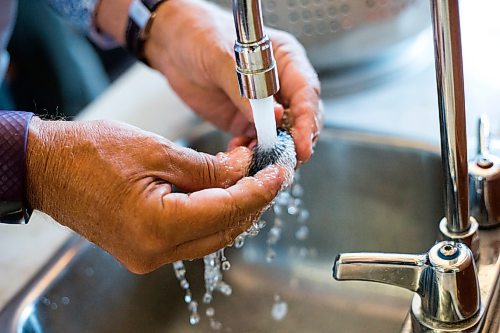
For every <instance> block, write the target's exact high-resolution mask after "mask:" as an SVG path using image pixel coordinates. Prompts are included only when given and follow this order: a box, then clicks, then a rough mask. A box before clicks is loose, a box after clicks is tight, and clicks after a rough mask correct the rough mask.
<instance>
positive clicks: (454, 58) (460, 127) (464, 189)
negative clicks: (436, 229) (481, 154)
mask: <svg viewBox="0 0 500 333" xmlns="http://www.w3.org/2000/svg"><path fill="white" fill-rule="evenodd" d="M431 5H432V18H433V28H434V48H435V61H436V80H437V89H438V102H439V120H440V125H441V126H440V128H441V155H442V160H443V170H444V180H445V209H446V231H447V236H448V234H454V233H456V234H462V233H464V232H467V231H468V230H469V228H470V219H469V201H468V195H469V190H468V170H467V136H466V126H465V94H464V76H463V69H462V67H463V66H462V43H461V35H460V16H459V8H458V0H431Z"/></svg>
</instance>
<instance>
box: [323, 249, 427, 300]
mask: <svg viewBox="0 0 500 333" xmlns="http://www.w3.org/2000/svg"><path fill="white" fill-rule="evenodd" d="M426 264H427V255H426V254H421V255H412V254H398V253H367V252H360V253H345V254H339V255H338V256H337V258H336V259H335V265H334V266H333V277H334V278H335V279H336V280H338V281H342V280H358V281H373V282H380V283H384V284H390V285H394V286H398V287H401V288H405V289H408V290H411V291H414V292H416V291H418V288H419V282H420V276H421V274H422V271H423V270H424V268H425V267H426Z"/></svg>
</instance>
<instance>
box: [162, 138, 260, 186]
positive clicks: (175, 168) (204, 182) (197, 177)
mask: <svg viewBox="0 0 500 333" xmlns="http://www.w3.org/2000/svg"><path fill="white" fill-rule="evenodd" d="M251 156H252V153H251V151H250V149H248V148H245V147H238V148H236V149H234V150H232V151H231V152H229V153H219V154H217V155H215V156H214V155H210V154H205V153H200V152H197V151H195V150H193V149H190V148H183V147H179V148H178V149H174V150H173V151H172V152H171V154H169V156H168V158H167V161H166V162H167V163H168V164H169V165H168V166H167V170H168V172H167V173H168V177H167V178H168V179H167V180H168V181H169V182H170V183H171V184H173V185H175V186H177V187H179V188H181V189H183V190H185V191H188V192H194V191H199V190H202V189H206V188H216V187H217V188H227V187H229V186H231V185H234V184H235V183H236V182H237V181H238V180H240V179H241V178H243V177H245V176H246V173H247V171H248V167H249V165H250V161H251Z"/></svg>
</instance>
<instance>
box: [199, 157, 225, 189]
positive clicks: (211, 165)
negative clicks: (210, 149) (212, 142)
mask: <svg viewBox="0 0 500 333" xmlns="http://www.w3.org/2000/svg"><path fill="white" fill-rule="evenodd" d="M200 159H201V162H200V163H201V164H202V165H204V168H203V170H204V171H203V175H202V178H203V180H204V182H205V183H207V184H218V181H219V178H220V177H219V175H218V172H217V171H218V169H217V162H216V161H215V159H214V158H213V157H212V156H210V155H208V154H200Z"/></svg>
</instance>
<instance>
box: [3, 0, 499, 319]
mask: <svg viewBox="0 0 500 333" xmlns="http://www.w3.org/2000/svg"><path fill="white" fill-rule="evenodd" d="M495 1H496V0H481V1H480V2H481V6H475V4H476V2H474V4H472V2H468V1H464V2H462V4H463V5H462V22H463V23H462V33H463V47H464V72H465V82H466V84H465V86H466V87H465V89H466V103H467V105H466V106H467V125H468V138H469V152H470V154H471V153H473V152H474V151H475V149H474V147H475V142H476V140H475V135H476V121H477V118H478V117H479V115H480V114H482V113H487V114H489V115H490V117H491V119H492V122H493V123H492V127H493V132H494V133H498V134H500V126H499V125H500V121H499V120H500V62H498V59H500V24H499V23H498V21H497V20H496V17H495V14H496V13H498V10H500V8H499V7H500V4H498V3H495ZM485 6H487V7H488V8H491V9H489V10H485ZM464 13H467V15H464ZM427 33H429V34H430V31H429V32H427ZM429 41H430V36H429ZM422 52H423V53H424V54H422V56H423V57H427V58H428V59H429V61H428V66H427V67H426V68H424V69H423V70H421V71H419V72H418V73H416V74H412V75H409V76H406V77H400V78H398V79H396V80H395V81H393V82H392V83H390V84H389V83H388V84H383V85H380V86H378V87H376V88H372V89H369V90H368V91H365V92H363V93H362V94H352V95H348V96H344V97H336V98H325V100H324V102H325V110H326V116H325V119H326V123H327V124H328V125H332V126H339V127H345V128H353V129H360V130H367V131H370V132H378V133H384V134H388V135H393V136H401V137H405V138H410V139H416V140H420V141H425V142H427V143H431V144H435V145H438V144H439V118H438V110H437V97H436V85H435V73H434V69H433V66H432V56H433V55H432V48H429V49H428V50H424V51H422ZM80 119H82V120H88V119H115V120H120V121H124V122H127V123H130V124H133V125H136V126H138V127H141V128H143V129H146V130H150V131H153V132H156V133H158V134H161V135H164V136H166V137H167V138H169V139H172V140H174V139H176V138H178V137H180V136H182V135H183V134H185V133H184V130H185V129H186V128H189V125H190V124H192V123H193V122H196V121H198V120H197V119H196V118H195V117H194V116H193V114H192V113H191V111H190V110H189V109H188V108H187V107H186V106H185V105H184V104H183V103H182V102H181V101H180V100H179V99H178V97H177V96H175V94H174V93H173V92H172V90H171V89H170V88H169V86H168V84H167V83H166V81H165V80H164V79H163V78H162V77H161V76H160V75H159V74H158V73H156V72H154V71H152V70H150V69H148V68H146V67H145V66H143V65H141V64H137V65H134V66H133V67H132V68H131V69H130V70H129V71H128V72H127V73H126V74H125V75H123V76H122V77H121V78H120V79H119V80H118V81H116V82H115V83H114V84H113V85H112V86H111V87H110V88H109V89H108V90H107V91H106V92H105V93H104V94H103V95H102V96H101V97H99V98H98V99H97V100H96V101H95V102H93V103H92V104H91V105H90V106H89V107H87V108H86V109H85V110H84V112H83V113H82V115H81V116H80ZM70 234H71V231H69V230H68V229H66V228H64V227H61V226H60V225H58V224H57V223H56V222H54V221H53V220H52V219H51V218H50V217H48V216H46V215H44V214H41V213H38V212H37V213H35V214H34V215H33V217H32V219H31V221H30V223H29V224H28V225H26V226H5V225H0V272H1V273H0V310H1V309H2V308H3V306H5V304H6V303H7V302H8V301H9V300H10V299H11V298H12V297H13V296H14V295H15V294H16V293H17V292H18V291H19V290H20V289H21V288H22V287H23V286H24V285H25V284H26V283H27V281H28V280H29V279H30V278H31V277H32V276H33V275H34V274H35V273H36V272H37V271H38V270H39V269H40V268H41V267H42V266H43V264H44V263H45V262H46V261H47V260H48V259H49V258H50V257H51V255H52V254H53V253H54V251H55V250H56V249H57V248H58V247H59V246H61V245H62V244H63V243H64V241H65V240H66V239H67V238H68V237H69V235H70Z"/></svg>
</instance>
